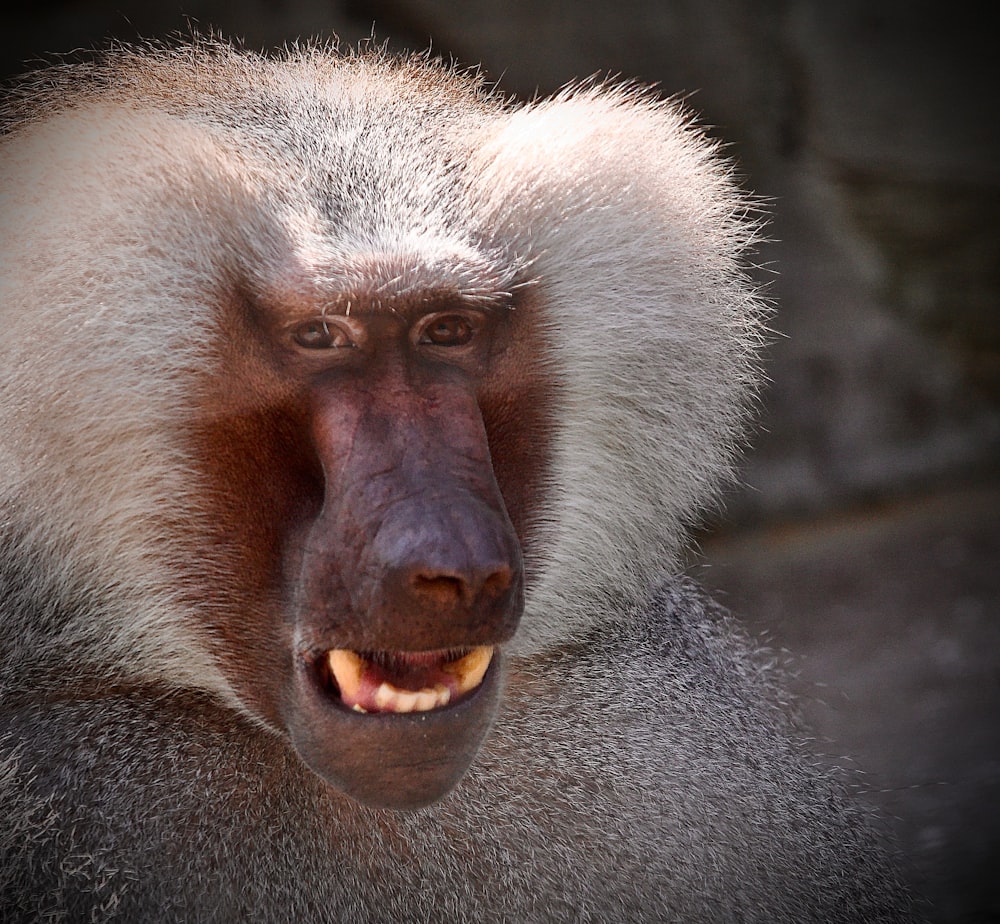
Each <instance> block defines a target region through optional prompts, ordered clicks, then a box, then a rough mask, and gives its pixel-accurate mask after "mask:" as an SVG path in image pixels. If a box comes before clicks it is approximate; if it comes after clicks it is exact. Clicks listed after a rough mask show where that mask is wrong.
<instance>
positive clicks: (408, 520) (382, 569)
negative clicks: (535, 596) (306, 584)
mask: <svg viewBox="0 0 1000 924" xmlns="http://www.w3.org/2000/svg"><path fill="white" fill-rule="evenodd" d="M372 558H373V560H370V562H369V565H370V567H368V568H366V572H367V577H368V580H369V581H371V584H370V590H371V597H370V600H371V605H370V606H369V607H368V612H369V618H371V619H373V620H374V621H375V622H376V623H379V624H381V625H382V626H383V627H384V629H385V630H386V632H387V634H388V635H391V636H392V637H395V638H397V639H399V638H400V636H403V637H404V638H405V639H409V641H408V643H407V644H413V645H414V646H415V647H432V648H438V647H448V646H461V645H474V644H492V643H495V642H499V641H503V640H504V639H506V638H509V637H510V635H511V634H513V631H514V629H515V628H516V626H517V622H518V620H519V619H520V615H521V607H522V605H523V590H522V583H523V578H522V571H523V568H522V562H521V548H520V544H519V543H518V541H517V537H516V535H515V533H514V529H513V526H512V525H511V523H510V520H509V518H508V517H507V515H506V512H505V511H503V510H502V509H501V510H496V509H494V508H493V507H492V506H490V505H488V504H486V503H484V502H482V501H481V500H480V499H478V498H475V497H473V496H471V495H470V496H467V497H459V498H454V499H452V500H451V501H450V502H449V503H428V502H426V501H425V500H416V499H415V500H414V501H413V502H411V503H409V504H403V505H399V506H397V507H396V508H395V510H394V511H393V513H392V516H391V518H389V519H387V520H386V521H384V522H383V523H382V524H381V526H380V528H379V530H378V534H377V536H376V538H375V541H374V543H373V545H372ZM390 627H391V629H390ZM393 647H394V648H401V647H403V645H402V644H400V643H399V642H397V643H396V644H395V645H393Z"/></svg>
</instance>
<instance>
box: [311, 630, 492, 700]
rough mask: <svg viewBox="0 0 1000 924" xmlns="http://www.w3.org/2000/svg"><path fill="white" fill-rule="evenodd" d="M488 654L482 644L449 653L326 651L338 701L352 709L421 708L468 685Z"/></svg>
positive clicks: (478, 677)
mask: <svg viewBox="0 0 1000 924" xmlns="http://www.w3.org/2000/svg"><path fill="white" fill-rule="evenodd" d="M492 658H493V649H492V648H490V647H488V646H485V645H483V646H480V647H478V648H473V649H472V650H471V651H470V652H468V653H467V654H465V655H462V656H460V657H458V658H455V656H454V653H453V652H448V651H419V652H385V653H379V654H377V655H373V656H371V657H364V656H362V655H360V654H358V653H357V652H355V651H350V650H348V649H344V648H337V649H333V650H332V651H330V652H329V654H328V661H329V667H330V672H331V674H332V675H333V679H334V680H335V681H336V683H337V687H338V688H339V691H340V698H341V700H342V701H343V703H344V705H346V706H349V707H350V708H352V709H354V710H356V711H358V712H427V711H428V710H431V709H438V708H440V707H442V706H446V705H447V704H448V703H450V702H453V701H454V700H455V699H457V698H458V697H460V696H464V695H465V694H466V693H468V692H470V691H471V690H474V689H475V688H476V687H478V686H479V684H480V683H481V682H482V679H483V675H484V674H485V673H486V669H487V668H488V667H489V665H490V661H491V660H492Z"/></svg>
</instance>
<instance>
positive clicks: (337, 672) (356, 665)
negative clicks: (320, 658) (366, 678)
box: [327, 648, 365, 699]
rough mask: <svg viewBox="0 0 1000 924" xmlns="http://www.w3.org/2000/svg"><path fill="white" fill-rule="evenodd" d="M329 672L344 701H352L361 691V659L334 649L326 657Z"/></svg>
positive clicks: (340, 649) (345, 650)
mask: <svg viewBox="0 0 1000 924" xmlns="http://www.w3.org/2000/svg"><path fill="white" fill-rule="evenodd" d="M327 660H328V663H329V665H330V672H331V673H332V674H333V679H334V680H336V681H337V686H338V687H340V695H341V697H342V698H344V699H353V698H354V697H355V696H357V695H358V690H360V689H361V671H362V669H363V668H364V664H365V662H364V661H363V660H362V658H361V657H360V656H359V655H357V654H355V653H354V652H353V651H349V650H348V649H346V648H334V649H332V650H331V651H330V653H329V655H328V656H327Z"/></svg>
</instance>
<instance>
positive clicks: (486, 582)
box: [410, 568, 513, 607]
mask: <svg viewBox="0 0 1000 924" xmlns="http://www.w3.org/2000/svg"><path fill="white" fill-rule="evenodd" d="M512 581H513V572H512V571H511V569H510V568H498V569H497V570H496V571H493V572H490V573H489V574H487V575H486V577H485V578H483V579H481V578H479V576H478V575H473V576H469V577H468V578H466V577H456V576H454V575H449V574H419V573H418V574H415V575H414V576H413V578H412V581H411V585H410V586H411V587H412V589H413V593H414V594H415V595H416V596H418V597H420V598H421V599H423V600H425V601H428V602H430V603H433V604H434V605H435V606H439V607H444V606H454V605H456V604H467V605H471V604H473V603H477V602H478V603H480V604H483V603H489V602H492V601H494V600H497V599H499V598H500V597H502V596H503V595H504V594H505V593H506V592H507V591H508V590H509V589H510V586H511V583H512Z"/></svg>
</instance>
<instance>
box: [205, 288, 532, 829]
mask: <svg viewBox="0 0 1000 924" xmlns="http://www.w3.org/2000/svg"><path fill="white" fill-rule="evenodd" d="M303 301H304V303H300V304H296V305H295V309H294V310H291V311H290V310H287V309H284V307H282V308H281V309H280V310H277V309H275V308H273V307H272V306H267V305H263V306H262V305H258V306H254V307H253V309H252V312H251V314H250V316H249V318H250V319H249V321H248V320H247V318H248V315H247V312H246V310H234V311H233V312H232V313H231V318H230V321H229V322H227V323H229V324H231V325H232V327H233V328H239V327H241V328H243V330H242V331H236V330H234V331H232V333H231V335H229V336H226V337H225V338H224V340H225V342H226V343H227V344H230V346H228V347H226V352H225V353H224V355H223V356H222V357H221V358H220V368H221V369H222V370H224V375H222V376H219V378H218V379H215V380H213V381H212V382H211V383H209V387H208V388H207V389H206V395H207V397H206V402H207V403H208V404H209V405H210V406H211V414H209V415H208V416H209V419H210V423H209V425H208V426H207V427H205V428H203V429H202V430H201V431H200V432H199V433H198V434H197V436H196V444H197V445H198V447H199V455H200V457H201V458H202V459H203V460H204V465H205V468H206V471H207V474H208V478H209V480H210V482H211V483H212V485H213V490H212V492H211V496H212V499H213V515H212V517H211V521H212V524H211V527H210V528H211V530H212V532H213V533H214V535H213V537H212V540H211V542H212V544H213V547H214V555H215V556H216V558H218V556H219V555H220V554H221V555H222V556H223V557H224V558H225V559H226V562H225V563H224V564H222V565H221V567H220V568H219V570H223V571H226V572H227V573H228V575H230V576H231V577H228V578H224V579H222V580H221V581H219V582H217V584H216V586H215V589H214V591H213V593H214V598H213V600H212V605H211V606H209V607H207V608H206V610H207V612H208V613H209V614H210V616H211V614H213V613H217V612H221V613H223V614H225V615H223V616H222V617H221V618H220V617H219V616H214V617H212V618H213V619H214V624H213V629H214V633H213V634H214V635H215V636H217V637H218V638H219V655H220V660H221V662H222V663H223V664H224V665H225V666H226V669H227V673H228V674H229V676H230V680H231V682H232V684H233V686H234V688H235V690H236V692H237V694H238V695H239V696H240V698H241V699H242V700H243V701H244V702H245V703H246V704H247V706H248V707H249V708H251V709H252V710H253V711H255V712H256V713H258V714H259V715H260V717H261V718H263V719H264V720H265V721H266V722H268V723H269V724H271V725H273V726H275V727H277V728H278V730H279V731H281V732H282V733H283V734H285V735H287V736H288V738H289V740H290V743H291V744H292V746H293V747H294V748H295V750H296V751H297V752H298V754H299V756H300V757H301V758H302V759H303V760H304V761H305V763H306V764H307V765H308V766H310V767H311V768H312V769H313V770H314V771H315V772H316V773H317V774H319V775H320V776H321V777H323V778H324V779H325V780H327V781H328V782H329V783H330V784H331V785H332V786H334V787H336V788H337V789H339V790H341V791H343V792H345V793H347V794H349V795H351V796H353V797H355V798H357V799H359V800H360V801H363V802H365V803H367V804H370V805H373V806H378V807H389V808H404V809H405V808H417V807H420V806H422V805H426V804H427V803H429V802H432V801H434V800H436V799H438V798H440V797H441V796H442V795H444V794H445V793H446V792H447V791H448V790H450V789H451V788H452V787H453V786H454V785H455V783H456V782H457V781H458V780H459V779H460V778H461V776H462V775H463V774H464V773H465V771H466V769H467V768H468V766H469V764H470V763H471V761H472V760H473V758H474V757H475V754H476V752H477V751H478V748H479V745H480V744H481V742H482V740H483V737H484V736H485V734H486V733H487V731H488V730H489V726H490V723H491V721H492V718H493V715H494V712H495V709H496V705H497V702H498V699H499V696H500V689H501V679H502V664H501V655H500V650H499V648H498V647H497V648H495V650H494V657H493V662H492V663H491V665H490V667H489V670H488V671H487V673H486V676H485V678H484V679H483V681H482V683H481V684H480V685H478V686H477V687H476V688H475V689H473V690H471V691H470V692H467V693H465V694H464V695H460V696H457V697H456V698H455V701H454V702H450V703H448V704H447V705H445V706H442V707H439V708H434V709H430V710H427V711H416V712H411V713H396V712H376V713H370V714H369V713H359V712H355V711H351V710H350V709H349V708H348V707H347V706H346V705H345V704H344V703H343V702H342V701H341V699H340V693H339V690H338V687H337V685H336V683H335V682H334V681H333V679H332V677H331V674H330V671H329V668H328V653H329V652H330V651H331V650H332V649H347V650H350V651H353V652H359V653H362V654H365V655H372V656H373V657H374V656H375V655H373V653H393V654H394V655H397V656H398V655H399V653H402V657H403V658H404V659H405V658H406V657H407V653H416V652H431V651H433V652H437V651H441V652H442V653H443V652H446V651H450V652H453V654H452V655H451V656H446V655H444V654H442V661H443V662H447V660H448V659H449V657H457V656H458V655H459V654H460V653H461V652H462V651H465V650H468V649H470V648H473V647H475V646H480V645H486V646H499V645H501V644H502V643H503V642H505V641H507V640H509V639H510V638H511V636H512V635H513V634H514V632H515V630H516V628H517V625H518V621H519V619H520V616H521V611H522V607H523V595H524V577H525V576H524V570H525V569H524V563H523V561H522V545H523V544H527V545H530V534H531V527H532V521H531V518H532V511H533V509H535V508H536V507H537V505H538V503H539V500H540V497H541V493H542V484H543V482H544V471H545V461H544V460H545V458H546V452H547V441H546V440H545V439H544V436H543V434H544V433H545V432H546V430H547V415H548V407H549V404H550V402H549V401H547V400H543V399H542V396H543V395H546V394H548V392H549V390H550V389H549V388H548V385H547V376H546V373H545V370H544V364H543V362H542V360H541V356H542V352H543V351H542V350H541V337H540V335H539V332H538V331H537V330H536V329H535V327H536V326H537V325H536V324H535V323H534V322H533V321H532V318H533V316H534V315H533V312H531V311H530V305H529V301H528V300H527V299H524V300H523V301H524V305H523V306H522V305H518V306H517V307H516V310H512V306H511V305H510V304H509V303H507V304H503V303H499V302H497V303H487V302H480V301H477V300H472V299H464V298H463V297H462V296H461V294H460V293H459V294H457V295H456V294H455V293H454V292H443V291H440V290H436V289H435V288H434V287H433V286H428V287H427V288H426V289H425V290H422V291H419V292H417V293H416V294H414V291H413V290H412V289H410V290H409V291H408V292H407V294H406V298H405V299H403V298H399V299H396V300H387V299H386V298H385V297H384V296H383V297H380V298H379V299H378V300H375V299H373V298H372V299H366V298H365V297H364V296H363V295H359V294H358V293H351V294H350V295H349V296H347V297H345V296H343V295H340V294H336V295H334V296H332V297H331V296H328V297H326V298H324V299H323V301H322V304H321V305H318V304H316V305H314V304H312V302H310V301H307V300H303ZM348 305H350V313H349V314H348V312H347V306H348ZM247 329H249V331H250V342H249V343H248V342H247V341H248V337H247ZM233 344H236V346H233ZM508 511H509V512H508ZM512 520H513V522H512ZM239 578H242V580H240V579H239Z"/></svg>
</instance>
